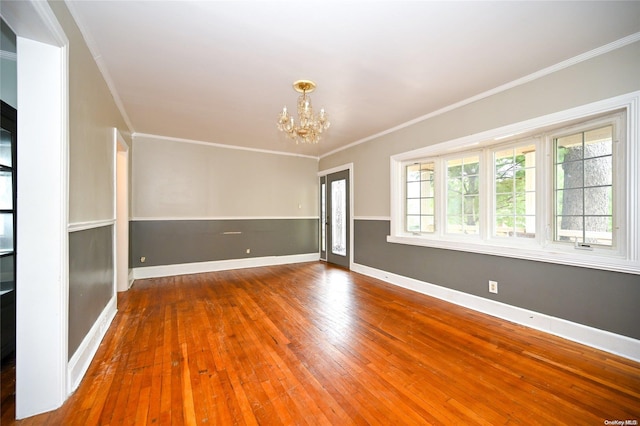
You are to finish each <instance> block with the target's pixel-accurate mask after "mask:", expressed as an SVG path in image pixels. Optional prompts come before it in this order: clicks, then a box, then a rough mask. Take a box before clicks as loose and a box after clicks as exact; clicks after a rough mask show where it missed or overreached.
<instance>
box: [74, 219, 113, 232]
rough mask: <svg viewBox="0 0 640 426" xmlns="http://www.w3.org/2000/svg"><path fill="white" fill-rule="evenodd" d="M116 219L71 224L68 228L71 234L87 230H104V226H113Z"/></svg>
mask: <svg viewBox="0 0 640 426" xmlns="http://www.w3.org/2000/svg"><path fill="white" fill-rule="evenodd" d="M115 222H116V220H115V219H104V220H89V221H86V222H74V223H70V224H69V226H68V227H67V229H68V231H69V232H77V231H85V230H87V229H94V228H102V227H103V226H109V225H113V224H114V223H115Z"/></svg>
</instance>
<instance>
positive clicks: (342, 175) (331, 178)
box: [325, 170, 351, 268]
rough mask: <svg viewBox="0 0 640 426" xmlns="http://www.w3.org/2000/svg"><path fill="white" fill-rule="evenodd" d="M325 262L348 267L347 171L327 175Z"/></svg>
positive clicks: (348, 217)
mask: <svg viewBox="0 0 640 426" xmlns="http://www.w3.org/2000/svg"><path fill="white" fill-rule="evenodd" d="M326 191H327V192H328V193H327V195H326V202H327V206H326V218H325V219H326V220H325V226H326V231H327V262H329V263H335V264H337V265H340V266H343V267H345V268H349V266H350V247H349V245H350V243H349V241H350V237H349V233H350V214H351V212H350V211H349V196H350V194H349V170H343V171H340V172H336V173H332V174H330V175H327V182H326Z"/></svg>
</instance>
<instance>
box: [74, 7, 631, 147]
mask: <svg viewBox="0 0 640 426" xmlns="http://www.w3.org/2000/svg"><path fill="white" fill-rule="evenodd" d="M67 4H68V6H69V8H70V10H71V12H72V14H73V16H74V18H75V19H76V21H77V22H78V25H79V27H80V29H81V31H82V33H83V35H84V37H85V39H86V40H87V43H88V45H89V46H90V48H91V50H92V53H93V55H94V57H95V58H96V61H97V62H98V64H99V66H100V68H101V70H102V72H103V74H104V75H105V78H106V79H107V81H108V83H109V85H110V86H111V89H112V91H113V94H114V97H115V98H116V102H118V103H119V104H120V108H121V109H122V112H123V114H124V115H125V116H126V119H127V121H128V123H129V125H130V126H131V130H132V131H133V132H136V133H145V134H154V135H161V136H168V137H175V138H183V139H191V140H197V141H204V142H212V143H219V144H227V145H236V146H242V147H249V148H256V149H265V150H273V151H282V152H291V153H298V154H305V155H313V156H320V155H322V154H326V153H327V152H331V151H333V150H335V149H338V148H340V147H342V146H345V145H349V144H351V143H354V142H358V141H361V140H363V139H366V138H368V137H371V136H372V135H375V134H378V133H380V132H384V131H386V130H388V129H390V128H393V127H396V126H399V125H402V124H403V123H406V122H408V121H411V120H415V119H417V118H419V117H422V116H425V115H427V114H429V113H432V112H434V111H437V110H440V109H442V108H446V107H448V106H450V105H453V104H456V103H459V102H462V101H464V100H466V99H469V98H472V97H475V96H478V95H480V94H482V93H484V92H487V91H489V90H491V89H493V88H496V87H499V86H502V85H505V84H507V83H510V82H513V81H515V80H518V79H521V78H524V77H526V76H530V75H531V74H533V73H536V72H538V71H540V70H543V69H545V68H548V67H551V66H553V65H555V64H558V63H561V62H563V61H566V60H569V59H571V58H574V57H576V56H579V55H583V54H585V53H586V52H589V51H592V50H593V49H596V48H599V47H601V46H604V45H607V44H609V43H612V42H614V41H616V40H619V39H622V38H625V37H627V36H629V35H632V34H635V35H636V36H637V33H638V32H640V1H626V2H613V1H603V2H600V1H577V2H559V1H554V2H542V1H519V2H485V1H473V2H457V1H447V2H438V1H410V2H405V1H281V2H276V1H151V2H150V1H78V0H67ZM299 79H311V80H314V81H315V82H316V83H317V85H318V87H317V89H316V91H315V92H314V93H313V95H312V96H311V98H312V100H313V105H314V107H316V109H319V108H320V107H324V108H325V109H326V110H327V112H328V113H329V117H330V119H331V128H330V129H329V130H328V131H327V133H326V134H325V136H324V137H323V140H322V141H321V142H320V144H319V145H315V146H308V145H304V146H302V145H300V146H296V145H295V143H293V142H292V141H290V140H288V139H286V138H285V136H284V135H283V134H280V133H279V132H278V131H277V129H276V126H275V121H276V117H277V114H278V112H279V111H280V110H281V109H282V107H283V106H285V105H287V107H288V109H289V110H294V109H295V102H296V98H297V93H296V92H294V91H293V88H292V83H293V82H294V81H295V80H299Z"/></svg>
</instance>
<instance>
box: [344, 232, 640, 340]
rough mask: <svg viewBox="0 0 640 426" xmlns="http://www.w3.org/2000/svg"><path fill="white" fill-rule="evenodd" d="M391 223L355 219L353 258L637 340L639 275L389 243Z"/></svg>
mask: <svg viewBox="0 0 640 426" xmlns="http://www.w3.org/2000/svg"><path fill="white" fill-rule="evenodd" d="M390 226H391V225H390V222H389V221H386V220H356V221H355V224H354V261H355V262H356V263H358V264H361V265H365V266H369V267H372V268H376V269H380V270H383V271H387V272H391V273H394V274H398V275H402V276H405V277H409V278H414V279H417V280H420V281H424V282H427V283H431V284H435V285H439V286H442V287H447V288H450V289H454V290H458V291H462V292H465V293H469V294H472V295H475V296H480V297H484V298H487V299H491V300H495V301H498V302H502V303H506V304H509V305H512V306H517V307H520V308H524V309H529V310H532V311H535V312H539V313H543V314H547V315H551V316H553V317H557V318H562V319H565V320H568V321H572V322H576V323H580V324H584V325H587V326H590V327H594V328H597V329H600V330H606V331H610V332H612V333H616V334H620V335H624V336H628V337H632V338H635V339H640V327H639V326H638V325H639V324H640V309H638V306H637V305H638V301H639V300H640V277H639V276H638V275H633V274H623V273H619V272H608V271H601V270H596V269H589V268H580V267H575V266H565V265H558V264H552V263H542V262H534V261H529V260H521V259H513V258H507V257H500V256H490V255H484V254H477V253H469V252H463V251H454V250H444V249H437V248H429V247H419V246H411V245H405V244H395V243H388V242H387V241H386V238H387V235H389V232H390ZM488 280H495V281H498V285H499V293H498V294H490V293H489V292H488Z"/></svg>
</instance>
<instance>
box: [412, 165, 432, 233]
mask: <svg viewBox="0 0 640 426" xmlns="http://www.w3.org/2000/svg"><path fill="white" fill-rule="evenodd" d="M406 170H407V181H406V212H405V214H406V216H405V220H406V225H405V226H406V229H407V231H408V232H434V231H435V229H434V226H433V220H432V219H431V222H430V225H425V226H423V225H422V224H423V223H428V222H429V220H426V222H425V219H424V216H425V215H427V216H433V215H434V214H435V198H434V197H435V186H434V178H435V175H434V171H435V163H433V162H427V163H414V164H410V165H408V166H406Z"/></svg>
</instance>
